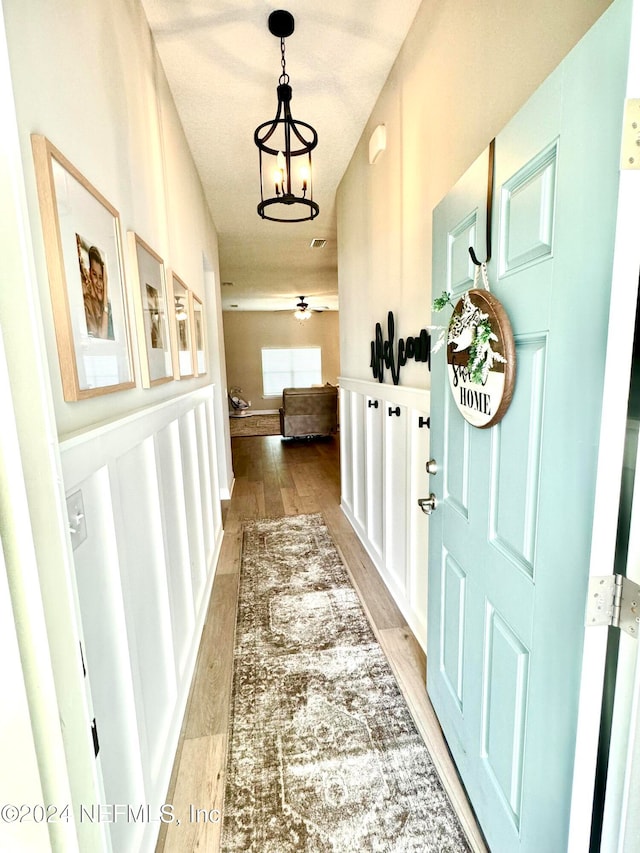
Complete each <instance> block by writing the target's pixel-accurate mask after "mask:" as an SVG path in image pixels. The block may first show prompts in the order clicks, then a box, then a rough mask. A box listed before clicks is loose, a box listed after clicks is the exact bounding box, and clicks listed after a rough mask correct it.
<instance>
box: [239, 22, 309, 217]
mask: <svg viewBox="0 0 640 853" xmlns="http://www.w3.org/2000/svg"><path fill="white" fill-rule="evenodd" d="M294 26H295V24H294V20H293V15H292V14H291V13H290V12H285V11H284V10H282V9H280V10H278V11H275V12H272V13H271V14H270V15H269V32H271V34H272V35H274V36H276V37H277V38H279V39H280V53H281V57H282V58H281V60H280V64H281V66H282V74H281V75H280V78H279V80H278V87H277V90H276V91H277V94H278V109H277V112H276V117H275V118H274V119H273V120H272V121H265V122H263V123H262V124H261V125H259V126H258V127H257V128H256V130H255V133H254V134H253V139H254V142H255V143H256V145H257V146H258V151H259V156H260V204H258V214H259V216H261V217H262V219H269V220H271V221H272V222H306V221H307V220H309V219H315V218H316V216H317V215H318V213H319V212H320V208H319V207H318V204H317V203H316V202H315V201H314V200H313V185H312V178H311V151H312V150H313V149H314V148H315V147H316V145H317V144H318V134H317V133H316V131H315V130H314V129H313V127H311V125H310V124H307V123H306V122H304V121H296V120H295V119H294V118H293V116H292V115H291V86H290V85H289V75H288V74H287V69H286V60H285V51H284V40H285V38H286V37H287V36H290V35H291V34H292V33H293V30H294Z"/></svg>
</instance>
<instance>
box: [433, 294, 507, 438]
mask: <svg viewBox="0 0 640 853" xmlns="http://www.w3.org/2000/svg"><path fill="white" fill-rule="evenodd" d="M447 374H448V376H449V386H450V387H451V391H452V393H453V399H454V400H455V403H456V406H457V407H458V411H459V412H460V414H461V415H462V417H463V418H464V419H465V420H466V421H468V422H469V423H470V424H471V425H472V426H475V427H479V428H480V429H486V428H488V427H492V426H495V424H497V423H498V422H499V421H501V420H502V418H503V417H504V415H505V413H506V411H507V409H508V408H509V404H510V403H511V398H512V396H513V389H514V385H515V380H516V347H515V343H514V340H513V332H512V331H511V323H510V322H509V318H508V316H507V314H506V312H505V310H504V308H503V307H502V304H501V303H500V301H499V300H498V299H496V297H495V296H493V294H492V293H489V291H487V290H469V291H468V292H467V293H465V294H464V295H463V296H462V298H461V299H460V300H459V301H458V303H457V305H456V306H455V308H454V311H453V314H452V316H451V320H450V322H449V327H448V330H447Z"/></svg>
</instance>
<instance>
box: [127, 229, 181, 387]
mask: <svg viewBox="0 0 640 853" xmlns="http://www.w3.org/2000/svg"><path fill="white" fill-rule="evenodd" d="M128 240H129V258H130V261H131V265H132V270H133V275H132V276H131V278H132V280H133V301H134V307H135V313H136V329H137V333H138V352H139V356H140V370H141V374H142V384H143V386H144V387H145V388H151V387H152V386H154V385H158V384H160V383H162V382H170V381H171V380H172V379H173V378H174V375H173V354H172V351H171V338H170V334H169V322H170V320H169V311H168V299H167V285H166V279H165V268H164V261H163V260H162V258H161V257H160V255H158V253H157V252H155V251H154V250H153V249H152V248H151V246H150V245H149V244H148V243H146V242H145V241H144V240H143V239H142V238H141V237H140V236H139V235H138V234H136V233H134V232H133V231H129V234H128Z"/></svg>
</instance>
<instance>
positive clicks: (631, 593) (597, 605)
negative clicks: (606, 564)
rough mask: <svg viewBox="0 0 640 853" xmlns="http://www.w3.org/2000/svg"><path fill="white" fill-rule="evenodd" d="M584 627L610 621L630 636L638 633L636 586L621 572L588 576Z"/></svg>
mask: <svg viewBox="0 0 640 853" xmlns="http://www.w3.org/2000/svg"><path fill="white" fill-rule="evenodd" d="M585 624H586V625H587V627H589V626H595V625H611V626H612V627H613V628H620V630H621V631H625V632H626V633H627V634H629V635H630V636H631V637H635V638H636V639H638V635H639V634H640V586H638V584H637V583H634V582H633V581H632V580H629V578H626V577H624V575H604V576H602V577H599V576H594V577H591V578H589V599H588V601H587V615H586V621H585Z"/></svg>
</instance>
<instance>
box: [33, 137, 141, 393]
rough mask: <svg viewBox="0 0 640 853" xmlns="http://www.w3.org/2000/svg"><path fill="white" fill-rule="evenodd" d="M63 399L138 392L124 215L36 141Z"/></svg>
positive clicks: (43, 143)
mask: <svg viewBox="0 0 640 853" xmlns="http://www.w3.org/2000/svg"><path fill="white" fill-rule="evenodd" d="M31 142H32V147H33V156H34V162H35V168H36V180H37V185H38V198H39V202H40V216H41V218H42V229H43V234H44V243H45V253H46V258H47V269H48V273H49V288H50V291H51V304H52V308H53V320H54V324H55V333H56V343H57V347H58V360H59V362H60V374H61V377H62V390H63V394H64V399H65V400H69V401H74V400H83V399H85V398H86V397H94V396H96V395H98V394H108V393H110V392H112V391H121V390H123V389H125V388H133V387H135V379H134V372H133V361H132V357H131V345H130V338H129V323H128V317H127V303H126V295H125V278H124V268H123V257H122V243H121V237H120V234H121V231H120V217H119V215H118V211H117V210H116V209H115V208H114V207H113V206H112V205H111V204H110V203H109V202H108V201H107V200H106V198H105V197H104V196H103V195H101V194H100V193H99V192H98V190H96V189H95V187H93V186H92V185H91V184H90V183H89V181H88V180H87V179H86V178H85V177H84V176H83V175H82V174H81V173H80V172H79V171H78V170H77V169H76V168H75V166H73V165H72V164H71V163H70V162H69V161H68V160H67V159H66V157H64V156H63V155H62V154H61V153H60V152H59V151H58V150H57V149H56V148H55V147H54V146H53V145H52V144H51V142H49V140H48V139H46V138H45V137H44V136H38V135H36V134H34V135H33V136H32V137H31Z"/></svg>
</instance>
